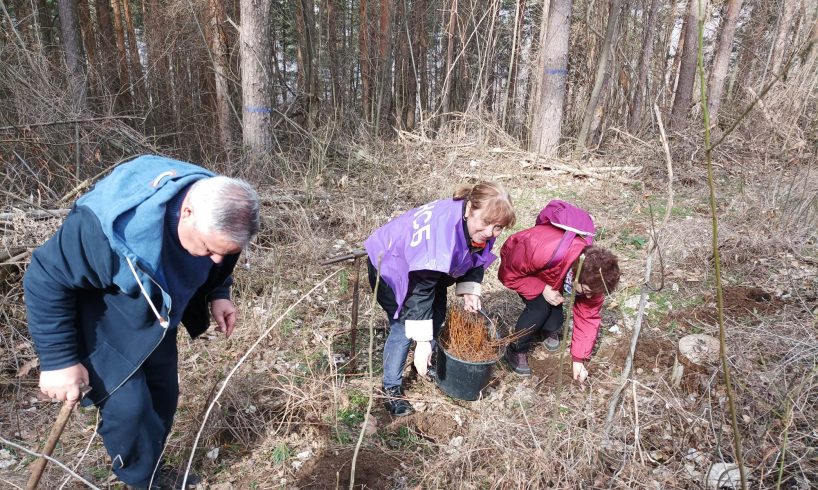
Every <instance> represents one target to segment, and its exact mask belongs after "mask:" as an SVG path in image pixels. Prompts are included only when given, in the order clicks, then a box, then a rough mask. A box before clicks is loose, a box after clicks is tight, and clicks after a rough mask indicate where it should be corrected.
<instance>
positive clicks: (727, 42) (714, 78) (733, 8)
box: [707, 0, 742, 124]
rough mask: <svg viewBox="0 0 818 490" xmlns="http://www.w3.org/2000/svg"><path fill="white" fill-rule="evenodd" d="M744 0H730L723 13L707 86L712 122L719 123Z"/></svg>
mask: <svg viewBox="0 0 818 490" xmlns="http://www.w3.org/2000/svg"><path fill="white" fill-rule="evenodd" d="M741 3H742V0H728V1H727V7H726V10H727V12H726V14H723V15H722V27H721V30H720V34H719V41H718V47H717V48H716V55H715V56H714V58H713V67H712V69H711V70H710V80H709V82H708V88H707V92H708V93H707V104H708V111H709V112H710V123H711V124H717V120H718V112H719V107H720V106H721V96H722V93H723V91H724V81H725V80H726V79H727V71H728V69H729V67H730V53H732V51H733V38H734V37H735V34H736V22H737V21H738V14H739V12H740V11H741Z"/></svg>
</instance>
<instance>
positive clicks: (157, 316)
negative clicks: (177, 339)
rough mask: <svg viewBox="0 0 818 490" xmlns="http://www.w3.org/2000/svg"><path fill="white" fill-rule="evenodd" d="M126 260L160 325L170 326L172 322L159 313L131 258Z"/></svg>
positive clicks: (163, 326)
mask: <svg viewBox="0 0 818 490" xmlns="http://www.w3.org/2000/svg"><path fill="white" fill-rule="evenodd" d="M125 260H127V261H128V267H130V268H131V273H132V274H133V278H134V279H136V283H137V284H139V290H140V291H142V296H144V297H145V299H146V300H147V301H148V305H150V307H151V311H153V314H154V315H155V316H156V319H157V320H158V321H159V325H161V326H162V328H168V325H170V323H169V322H168V321H167V320H165V319H164V318H162V315H160V314H159V310H157V309H156V306H154V305H153V301H151V298H150V296H148V292H147V291H145V286H143V285H142V281H140V280H139V275H137V273H136V268H135V267H134V266H133V263H132V262H131V259H129V258H128V257H125Z"/></svg>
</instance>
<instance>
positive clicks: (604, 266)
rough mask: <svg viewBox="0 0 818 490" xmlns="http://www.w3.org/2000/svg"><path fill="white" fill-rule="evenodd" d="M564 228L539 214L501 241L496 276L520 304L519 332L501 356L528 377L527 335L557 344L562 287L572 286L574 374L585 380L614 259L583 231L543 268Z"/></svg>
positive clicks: (614, 276)
mask: <svg viewBox="0 0 818 490" xmlns="http://www.w3.org/2000/svg"><path fill="white" fill-rule="evenodd" d="M543 211H545V210H543ZM543 221H545V222H543ZM563 233H564V230H562V229H560V228H557V227H555V226H554V225H552V224H550V223H548V222H547V220H543V219H542V214H541V215H540V217H539V218H538V219H537V224H536V225H535V226H533V227H531V228H528V229H525V230H523V231H520V232H517V233H515V234H513V235H511V236H510V237H509V238H508V240H506V243H505V244H504V245H503V248H502V250H501V252H500V260H501V262H500V270H499V272H498V277H499V278H500V281H501V282H502V283H503V284H504V285H505V286H506V287H507V288H509V289H513V290H514V291H516V292H517V294H519V295H520V297H521V298H522V300H523V302H524V303H525V309H524V310H523V312H522V313H521V314H520V317H519V318H518V319H517V324H516V326H515V328H514V330H515V332H523V333H522V334H521V336H520V338H519V339H518V340H517V341H516V342H515V343H513V344H511V345H509V347H508V349H507V351H506V361H507V362H508V364H509V365H510V366H511V368H512V369H513V370H514V372H516V373H517V374H519V375H522V376H530V375H531V368H530V367H529V365H528V350H529V347H530V344H531V339H532V337H533V336H534V334H535V333H537V332H540V331H542V332H543V336H544V337H545V341H544V342H543V344H544V346H545V348H546V349H548V350H550V351H556V350H557V349H558V348H559V345H560V340H559V334H560V332H561V330H562V323H563V313H562V303H563V295H562V292H563V290H564V291H565V292H567V293H570V292H571V288H572V287H575V288H576V292H577V294H576V299H575V302H574V331H573V336H572V341H571V357H572V360H573V376H574V379H576V380H579V381H584V380H585V378H586V377H587V376H588V371H587V370H586V369H585V361H587V360H588V359H589V358H590V357H591V352H592V351H593V348H594V343H595V342H596V337H597V333H598V332H599V325H600V321H601V318H602V317H601V314H600V313H601V310H602V303H604V301H605V295H606V294H608V293H610V292H612V291H613V290H614V289H615V288H616V285H617V284H618V283H619V264H618V262H617V259H616V256H614V255H613V254H612V253H611V252H609V251H608V250H605V249H603V248H600V247H596V246H589V245H588V244H587V242H586V240H585V239H584V238H583V237H582V236H579V235H577V236H575V237H574V238H573V240H572V241H571V243H570V245H568V248H567V250H566V251H565V254H564V256H563V257H562V259H561V260H559V261H558V262H556V263H554V264H553V265H551V266H550V267H546V266H547V265H548V263H549V261H551V258H552V257H553V256H554V254H555V251H556V250H557V248H558V245H559V243H560V240H561V239H562V237H563ZM581 254H584V255H585V262H584V264H583V266H582V271H581V277H579V278H575V277H574V276H575V274H576V271H577V266H578V264H579V257H580V255H581Z"/></svg>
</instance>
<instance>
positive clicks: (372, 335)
mask: <svg viewBox="0 0 818 490" xmlns="http://www.w3.org/2000/svg"><path fill="white" fill-rule="evenodd" d="M380 285H381V258H380V257H378V278H377V279H375V290H374V291H372V303H371V307H372V308H375V303H376V301H377V299H378V287H379V286H380ZM374 342H375V321H374V320H373V319H371V318H370V320H369V367H368V374H369V401H367V402H366V413H365V414H364V422H363V424H362V425H361V432H360V433H358V442H356V443H355V451H353V452H352V463H350V466H351V468H350V470H349V490H352V489H353V487H354V485H355V466H356V465H357V463H358V452H359V451H360V450H361V443H362V442H363V440H364V433H365V432H366V427H367V426H368V425H369V418H370V417H371V416H372V400H373V399H374V398H375V393H374V391H375V382H374V377H373V375H372V373H373V370H372V351H373V350H374V348H375V347H374Z"/></svg>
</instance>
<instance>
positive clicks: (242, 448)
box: [0, 135, 818, 489]
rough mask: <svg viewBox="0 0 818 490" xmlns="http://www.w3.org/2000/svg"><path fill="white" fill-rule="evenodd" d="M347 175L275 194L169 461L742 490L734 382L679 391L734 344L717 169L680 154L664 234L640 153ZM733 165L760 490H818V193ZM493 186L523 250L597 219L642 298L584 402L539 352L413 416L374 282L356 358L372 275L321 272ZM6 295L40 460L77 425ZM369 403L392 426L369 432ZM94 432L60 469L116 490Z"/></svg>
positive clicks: (734, 310) (9, 344)
mask: <svg viewBox="0 0 818 490" xmlns="http://www.w3.org/2000/svg"><path fill="white" fill-rule="evenodd" d="M455 140H456V141H457V142H456V143H455V142H453V141H455ZM614 146H616V145H614ZM345 155H346V156H345V157H343V158H341V157H338V161H335V162H333V163H331V164H326V165H324V166H321V165H319V166H317V168H313V169H311V170H310V171H309V172H305V173H303V174H301V175H299V176H298V178H293V179H292V180H290V181H288V182H282V183H281V184H280V185H276V186H275V188H272V187H270V188H262V189H261V193H262V195H263V196H264V206H263V215H264V228H263V230H262V232H261V235H260V237H259V238H258V239H257V240H256V242H255V244H254V245H252V246H251V247H250V248H249V250H248V251H247V253H246V259H247V263H246V264H245V266H246V267H242V268H241V269H240V270H238V271H237V273H236V286H235V293H234V297H235V300H236V302H237V305H238V306H239V309H240V324H239V326H238V328H237V329H236V332H235V334H234V335H233V337H231V338H230V339H229V340H225V339H224V338H223V336H221V335H220V334H212V333H209V334H206V335H204V336H203V337H202V338H199V339H196V340H190V338H189V337H188V336H187V335H186V334H184V333H181V334H180V335H179V337H178V342H179V348H180V355H179V370H180V376H181V390H182V394H181V397H180V406H179V411H178V413H177V418H176V422H175V425H174V428H173V432H172V434H171V436H170V438H169V441H168V446H167V449H166V456H167V459H168V460H169V462H170V463H171V464H174V465H176V466H181V467H184V466H185V465H186V464H187V461H188V458H189V456H190V450H191V448H192V447H193V446H194V441H195V440H196V437H197V433H199V431H200V428H201V429H202V430H201V438H200V439H199V440H198V442H197V445H196V452H195V455H194V458H193V467H194V472H195V473H197V474H198V475H200V476H202V477H203V480H204V483H203V484H202V487H203V488H211V489H232V488H241V489H244V488H258V489H264V488H288V489H289V488H344V487H347V488H348V487H349V482H350V469H351V466H352V464H351V463H352V459H353V455H354V453H355V446H356V442H357V441H358V438H359V435H361V434H362V443H361V445H360V450H359V452H358V454H357V460H356V464H355V473H354V478H355V488H370V489H389V488H396V489H403V488H462V489H472V488H473V489H478V488H480V489H483V488H718V485H727V487H728V488H731V487H730V486H729V482H728V481H727V480H725V479H723V480H722V481H721V482H720V483H719V484H713V483H710V484H708V482H707V479H708V473H709V472H711V468H715V469H714V470H713V471H712V472H711V473H713V474H716V473H720V471H718V468H720V466H719V464H721V463H727V464H730V463H733V462H734V451H733V446H732V444H733V429H732V427H731V426H730V414H729V412H728V410H727V394H726V391H725V384H724V381H723V375H722V373H721V372H720V370H718V371H716V372H714V373H713V374H711V375H700V376H697V377H694V378H691V379H688V380H687V381H686V382H685V383H682V385H680V386H679V387H675V386H674V385H673V384H672V383H671V380H670V373H671V369H672V366H673V363H674V357H675V354H676V345H677V341H678V339H679V338H681V337H682V336H684V335H687V334H690V333H704V334H710V335H714V336H718V323H717V315H716V299H715V276H714V266H713V260H712V250H711V221H710V211H709V205H708V201H707V179H706V168H705V167H704V166H703V165H702V164H701V163H700V162H699V160H700V158H699V157H697V156H696V155H695V153H693V152H689V153H686V154H684V155H682V152H681V151H679V154H677V155H674V157H675V160H676V161H675V162H674V165H673V173H674V178H673V185H672V189H673V196H674V197H673V202H672V206H671V209H670V211H669V219H668V221H667V223H666V224H665V225H664V227H663V228H661V222H662V218H663V216H664V214H665V210H666V208H667V197H668V185H667V166H666V162H665V158H664V154H663V153H662V150H661V147H660V145H659V144H658V143H657V144H655V145H654V144H649V143H644V142H641V143H639V142H634V141H631V140H627V141H624V140H623V141H622V142H621V144H619V145H618V146H616V147H615V148H614V149H611V150H609V151H608V153H607V154H606V155H602V156H597V157H595V158H594V159H593V160H591V161H587V160H586V161H583V162H582V164H581V166H580V165H579V163H578V162H571V161H559V162H547V161H543V160H539V161H538V160H536V159H534V158H533V156H532V155H531V154H528V153H526V152H523V151H521V150H519V149H516V148H512V147H509V146H508V145H505V146H500V145H499V144H498V145H497V146H486V145H483V144H480V143H476V142H474V141H472V140H470V139H469V138H468V137H467V136H465V135H460V138H457V139H456V138H451V139H450V141H449V142H448V143H447V142H445V141H435V142H432V141H428V140H422V139H402V140H400V141H399V142H397V143H393V144H390V145H389V146H387V147H386V148H384V149H380V150H378V151H374V150H371V149H364V148H361V147H355V148H351V149H350V150H349V151H348V152H346V153H345ZM691 155H693V156H691ZM699 156H700V153H699ZM341 160H343V161H341ZM784 161H788V162H789V163H787V164H786V165H785V164H784V163H782V162H784ZM714 163H715V164H716V168H715V170H716V172H715V173H716V186H717V203H716V205H717V209H718V216H719V226H720V230H719V249H720V252H721V256H722V266H723V280H724V299H725V303H724V311H725V327H726V332H727V335H726V341H727V344H726V345H727V351H728V355H729V363H730V368H731V370H732V380H733V386H734V389H735V392H736V393H735V394H736V396H735V404H736V407H737V419H738V425H739V428H740V433H741V438H742V447H743V453H744V463H745V466H746V468H747V474H748V476H749V478H750V486H751V487H752V488H773V487H775V486H776V484H777V483H781V484H782V487H783V488H810V487H812V488H814V487H815V485H818V454H817V453H816V447H818V432H816V429H815V425H814V421H815V420H816V419H818V417H817V416H818V408H817V407H818V372H817V371H816V365H818V363H816V361H817V360H818V329H817V328H816V315H818V301H817V300H816V298H817V297H818V270H816V269H818V261H816V259H815V257H816V253H815V250H816V245H817V244H816V242H815V235H814V230H815V224H816V214H818V210H816V209H815V207H816V201H815V196H816V192H817V190H818V179H817V178H816V176H815V175H814V172H813V173H812V174H811V173H809V168H808V166H807V165H806V164H799V163H798V162H797V161H795V162H794V161H793V160H792V159H789V158H787V159H786V160H785V157H784V156H781V160H779V161H767V162H762V161H758V159H757V158H756V157H755V156H754V155H753V153H752V152H750V151H746V152H741V151H737V150H735V149H731V150H730V152H729V153H728V152H727V151H726V150H725V151H724V152H723V153H719V154H717V155H716V160H715V162H714ZM739 164H740V165H739ZM631 167H632V168H631ZM570 168H582V169H584V170H583V171H584V172H585V173H586V175H579V174H578V173H577V172H575V171H568V170H567V169H570ZM580 173H582V172H580ZM587 174H590V175H592V176H591V177H589V176H588V175H587ZM476 178H479V179H488V180H495V181H498V182H500V183H502V184H503V185H505V186H506V187H507V188H508V189H509V191H510V192H511V194H512V196H513V199H514V202H515V207H516V210H517V217H518V219H517V225H516V226H515V229H514V230H511V231H512V232H513V231H517V230H520V229H523V228H526V227H529V226H531V225H532V224H533V221H534V218H535V216H536V214H537V212H538V211H539V209H540V208H542V207H543V206H544V205H545V204H546V203H547V202H548V200H549V199H552V198H562V199H566V200H569V201H573V202H575V203H577V204H579V205H581V206H582V207H584V208H586V209H588V210H589V211H590V212H591V213H592V214H593V215H594V217H595V220H596V224H597V227H598V230H599V235H598V238H597V244H598V245H601V246H603V247H606V248H610V249H612V250H613V251H615V253H616V254H617V255H618V256H619V258H620V264H621V267H622V271H623V277H622V283H621V286H620V288H619V289H618V290H617V291H616V292H614V293H613V294H612V295H611V296H610V297H609V299H608V300H607V302H606V307H605V310H604V316H603V324H602V328H601V330H600V337H601V338H600V340H599V342H598V348H597V350H596V352H595V354H594V356H593V358H592V360H591V361H590V364H589V370H590V378H589V379H588V381H587V382H586V383H585V385H584V386H581V385H579V384H577V383H575V382H572V381H571V380H570V376H569V373H568V370H567V369H568V368H567V366H566V367H565V368H564V369H565V370H564V374H563V376H562V385H564V386H559V385H558V380H559V376H558V372H559V356H558V355H557V354H550V353H547V352H546V351H545V350H544V349H543V348H542V347H538V348H537V349H536V351H535V352H534V353H533V359H532V364H533V371H534V374H533V376H531V377H529V378H521V377H518V376H517V375H515V374H514V373H513V372H511V371H510V370H509V369H508V368H507V367H505V366H504V365H503V364H502V363H498V364H497V365H496V366H495V369H494V374H493V378H492V381H491V382H490V384H489V386H488V387H487V388H486V389H485V390H484V391H483V396H482V398H481V399H479V400H477V401H474V402H465V401H459V400H455V399H452V398H449V397H448V396H446V395H445V394H444V393H442V392H441V391H440V389H439V388H438V387H437V386H435V384H434V383H432V382H430V381H428V380H427V379H425V378H424V379H419V378H418V377H417V376H415V375H414V374H413V373H412V372H411V369H410V368H407V378H406V379H407V382H406V389H407V395H408V397H409V398H410V399H411V401H412V403H413V404H414V406H415V407H416V409H417V413H415V414H414V415H412V416H409V417H405V418H401V419H393V418H391V417H390V416H389V415H388V413H387V412H386V411H385V409H384V407H383V404H382V398H381V397H380V396H379V392H378V388H379V387H380V383H381V378H380V353H381V351H382V347H383V342H384V339H385V331H384V329H385V326H386V321H385V316H384V314H383V312H382V311H381V310H380V308H379V307H377V305H375V306H374V307H373V306H372V295H371V290H370V288H369V285H368V284H367V281H366V273H365V268H364V267H362V274H361V277H362V281H361V282H362V284H361V288H360V317H359V322H358V326H359V330H358V331H357V339H356V340H357V342H356V352H355V353H357V357H354V358H353V359H352V360H351V361H350V358H351V357H352V355H353V354H355V353H353V352H351V345H350V322H351V313H352V297H353V284H354V278H355V269H354V267H353V265H352V263H351V262H347V263H342V264H336V265H330V266H322V265H320V264H319V262H320V261H321V260H323V259H326V258H329V257H333V256H336V255H340V254H343V253H346V252H349V251H351V250H354V249H356V248H359V247H360V246H361V243H362V242H363V240H364V239H365V238H366V237H367V236H368V234H369V233H370V232H371V231H372V230H373V229H374V228H376V227H377V226H379V225H380V224H382V223H384V222H385V221H386V220H387V219H388V218H390V217H392V216H395V215H397V214H398V213H400V212H402V211H405V210H407V209H409V208H412V207H414V206H416V205H419V204H422V203H425V202H427V201H429V200H432V199H435V198H442V197H447V196H449V195H450V194H451V192H452V191H453V190H454V188H455V187H456V186H457V184H458V183H463V182H471V181H474V179H476ZM282 196H285V197H286V198H283V197H282ZM805 221H806V223H805ZM58 224H59V220H46V221H34V220H31V219H28V218H25V217H23V216H20V217H19V218H15V220H14V223H13V226H12V229H13V231H12V232H10V233H6V234H4V238H3V240H4V241H5V244H4V245H5V246H6V247H10V246H11V245H23V246H28V245H30V244H36V243H39V242H40V241H42V240H43V239H45V238H46V237H47V236H49V234H50V233H51V232H53V230H54V229H55V228H56V226H58ZM652 230H656V232H657V233H658V237H657V238H658V243H659V245H660V248H659V250H660V252H661V254H660V255H661V258H659V256H656V257H655V258H654V261H653V267H652V274H651V280H650V284H651V286H652V288H651V289H649V290H648V289H646V292H647V305H646V310H645V315H644V317H643V318H642V324H641V336H640V337H639V340H638V343H637V348H636V355H635V358H634V370H633V372H632V374H631V378H630V381H628V382H627V383H626V384H625V389H624V391H623V392H622V397H621V401H620V402H619V404H618V405H617V406H616V408H615V410H614V411H613V413H612V414H613V418H612V420H611V422H610V423H608V422H606V415H607V413H608V405H609V402H610V400H611V397H612V395H613V393H614V392H615V391H616V390H617V388H618V387H619V385H620V384H621V383H622V381H621V380H620V374H621V372H622V370H623V366H624V364H625V359H626V357H627V354H628V349H629V344H630V340H631V336H632V333H633V328H634V323H635V319H636V316H637V315H636V313H637V305H638V302H639V298H640V294H641V293H642V291H643V286H642V285H643V283H644V282H645V270H646V257H647V254H648V251H649V246H650V243H651V233H652ZM509 234H510V232H506V233H505V234H503V235H502V236H501V238H500V239H499V241H498V244H497V247H498V248H497V250H499V246H500V245H502V241H503V240H504V239H505V238H507V237H508V235H509ZM804 237H807V238H806V239H804ZM496 270H497V266H496V265H494V266H493V267H492V268H491V269H490V270H489V271H488V272H487V274H486V281H485V286H484V300H483V303H484V308H485V309H486V310H487V311H488V312H489V313H490V315H491V316H492V317H493V318H495V319H497V322H498V324H499V325H500V327H501V330H502V329H506V330H507V329H508V327H509V325H513V323H514V321H515V320H516V316H517V315H518V313H519V312H520V310H521V308H522V303H521V301H520V300H519V298H517V297H516V295H514V294H513V293H511V292H510V291H508V290H505V289H504V288H503V287H502V286H501V285H500V283H499V282H498V280H497V277H496ZM4 275H5V276H6V278H5V280H6V284H5V285H4V286H3V288H4V289H3V294H4V295H5V300H4V307H3V308H4V311H6V313H4V315H3V316H4V320H3V322H2V325H0V329H2V330H1V331H0V334H2V338H3V343H2V345H0V349H2V356H0V358H1V359H2V363H3V364H2V368H3V369H2V374H0V376H2V378H0V379H2V384H0V389H1V390H2V392H3V395H2V401H0V403H1V404H2V406H0V435H2V436H3V437H5V438H6V439H9V440H11V441H14V442H15V443H17V444H19V445H21V446H23V447H25V448H28V449H31V450H38V448H40V447H41V446H42V443H43V441H44V440H45V438H46V436H47V434H48V431H49V429H50V427H51V425H52V423H53V421H54V419H55V416H56V414H57V412H58V410H59V405H58V404H54V403H51V402H49V401H47V400H42V399H41V397H40V396H38V389H37V376H38V370H37V369H36V355H35V353H34V350H33V347H32V345H31V343H30V341H29V338H28V334H27V331H26V329H25V323H24V310H23V309H22V293H21V287H20V273H19V271H8V272H6V273H4ZM321 281H325V282H323V284H321V285H319V283H321ZM316 285H318V286H317V289H314V288H315V287H316ZM456 301H457V300H456V299H454V298H452V302H456ZM291 306H292V309H290V310H289V311H287V309H288V308H290V307H291ZM370 329H372V330H371V331H374V339H372V340H373V343H374V349H373V350H372V355H373V360H372V363H373V366H374V375H373V376H372V377H370V376H369V374H368V369H367V365H368V362H367V359H368V349H367V347H368V344H369V342H370V333H369V332H370ZM268 330H269V332H268ZM265 332H266V333H265ZM257 339H258V340H260V342H258V344H256V341H257ZM245 354H248V355H247V357H246V359H242V356H244V355H245ZM240 360H241V361H240ZM237 365H238V368H237V370H236V371H235V374H234V375H233V376H232V377H231V378H230V380H229V381H228V383H227V384H226V389H225V390H224V391H223V392H220V391H219V388H220V387H221V386H222V381H223V380H224V379H225V377H226V376H228V374H230V373H231V369H233V367H234V366H237ZM372 386H374V388H375V390H374V393H375V399H374V403H373V405H372V411H371V414H372V417H371V418H370V419H369V421H368V422H367V423H366V424H364V421H365V414H366V411H367V404H368V401H369V393H370V389H371V387H372ZM210 406H212V407H213V409H212V410H210V411H209V414H208V407H210ZM206 414H207V420H206V421H205V418H206V417H205V416H206ZM96 418H97V413H96V410H95V409H80V410H79V411H78V412H77V413H76V414H75V415H74V417H73V418H72V419H71V420H70V422H69V425H68V427H67V428H66V430H65V432H64V434H63V435H62V438H61V441H60V444H59V445H58V447H57V449H56V450H55V452H54V457H55V458H57V459H58V460H59V461H62V462H64V463H65V464H66V465H68V466H70V467H72V468H76V471H77V472H78V473H79V474H80V475H81V476H83V477H84V478H86V479H87V480H89V481H90V482H91V483H93V484H94V485H95V486H97V487H99V488H118V486H119V485H120V484H118V483H116V480H115V478H114V477H113V475H112V473H111V471H110V461H109V460H108V457H107V455H106V453H105V450H104V448H103V446H102V441H101V440H100V438H99V437H98V436H96V435H95V425H96ZM32 460H33V458H32V457H31V456H30V455H28V454H26V453H25V452H24V451H22V450H20V449H15V448H12V447H9V446H4V448H3V449H0V486H6V485H10V486H16V487H19V488H23V487H24V486H25V480H26V478H27V474H28V471H29V468H28V467H29V465H30V463H31V462H32ZM731 475H733V473H731ZM723 476H725V477H727V476H728V475H723ZM43 481H44V482H45V483H46V484H45V485H44V487H46V488H60V487H61V485H63V483H64V482H66V481H67V482H68V483H67V484H65V486H64V488H84V487H85V485H83V484H81V483H77V482H75V481H73V480H71V479H69V478H68V477H67V474H66V472H65V471H63V470H62V469H61V468H59V467H57V466H56V465H54V464H51V465H49V467H48V469H47V472H46V476H45V478H44V480H43Z"/></svg>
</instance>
